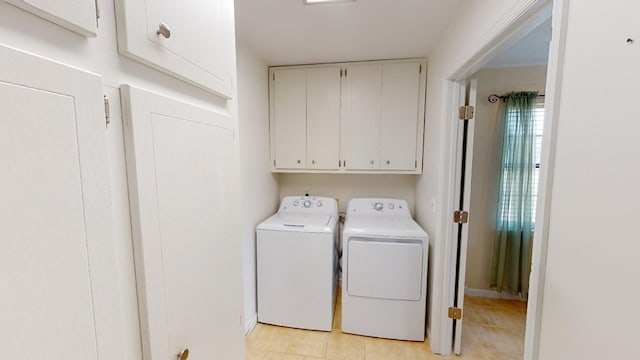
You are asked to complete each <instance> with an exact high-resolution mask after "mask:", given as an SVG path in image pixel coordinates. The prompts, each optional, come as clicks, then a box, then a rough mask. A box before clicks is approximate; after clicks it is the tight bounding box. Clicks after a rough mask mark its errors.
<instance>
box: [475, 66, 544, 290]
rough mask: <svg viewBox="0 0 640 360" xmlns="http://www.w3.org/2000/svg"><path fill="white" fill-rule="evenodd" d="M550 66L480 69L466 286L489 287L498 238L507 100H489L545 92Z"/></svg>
mask: <svg viewBox="0 0 640 360" xmlns="http://www.w3.org/2000/svg"><path fill="white" fill-rule="evenodd" d="M546 72H547V67H546V65H543V66H521V67H510V68H492V69H483V70H480V71H478V72H477V73H476V74H475V75H474V76H473V77H474V78H476V79H478V89H477V95H478V97H477V101H476V115H475V119H474V120H473V121H475V126H474V138H473V162H472V163H473V171H472V177H471V204H470V207H469V213H470V216H469V240H468V248H467V269H466V278H465V286H466V287H467V288H471V289H482V290H489V289H490V288H489V282H490V277H491V259H492V257H493V243H494V241H495V237H496V214H497V211H498V188H499V185H500V184H499V183H500V172H501V171H500V169H501V159H502V129H503V126H504V122H503V118H502V113H503V111H504V103H503V102H498V103H494V104H492V103H490V102H489V101H488V100H487V97H488V96H489V95H491V94H498V95H502V94H505V93H508V92H511V91H524V90H530V91H534V90H535V91H538V92H539V93H541V94H544V88H545V77H546Z"/></svg>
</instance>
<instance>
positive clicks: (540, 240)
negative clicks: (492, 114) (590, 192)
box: [524, 0, 569, 360]
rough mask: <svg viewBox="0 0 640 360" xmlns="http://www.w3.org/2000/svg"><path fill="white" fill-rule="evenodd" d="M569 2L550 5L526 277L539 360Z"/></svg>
mask: <svg viewBox="0 0 640 360" xmlns="http://www.w3.org/2000/svg"><path fill="white" fill-rule="evenodd" d="M568 14H569V0H556V1H554V4H553V20H552V28H553V32H552V35H551V43H550V45H549V60H548V65H547V82H546V89H545V93H546V96H545V115H544V122H545V124H544V134H543V136H542V139H543V143H542V152H541V155H540V162H541V163H543V164H545V166H543V167H542V168H541V169H540V175H539V180H538V200H537V201H538V204H537V211H536V231H535V233H534V236H533V254H532V268H531V275H530V277H529V304H528V308H527V322H526V328H525V338H524V359H525V360H534V359H538V355H539V354H538V351H539V346H540V330H541V326H542V325H541V323H542V307H543V298H544V282H545V270H546V266H547V245H548V241H549V221H550V220H549V219H550V217H551V194H552V186H553V170H554V168H555V153H556V142H557V140H556V139H557V132H558V131H557V129H558V119H559V117H560V115H559V110H558V108H557V106H556V104H560V97H561V89H562V67H563V66H564V48H565V42H566V35H567V23H568Z"/></svg>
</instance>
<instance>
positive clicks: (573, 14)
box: [539, 0, 640, 360]
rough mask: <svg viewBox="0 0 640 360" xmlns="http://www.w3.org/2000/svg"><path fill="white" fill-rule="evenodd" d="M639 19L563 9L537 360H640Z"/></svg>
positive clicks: (605, 7) (615, 7)
mask: <svg viewBox="0 0 640 360" xmlns="http://www.w3.org/2000/svg"><path fill="white" fill-rule="evenodd" d="M638 13H640V3H639V2H636V1H625V0H611V1H607V2H599V1H570V4H569V13H568V28H567V38H566V48H565V58H564V65H563V73H562V82H561V84H560V90H561V96H560V102H559V106H558V108H557V109H558V111H559V113H558V122H557V126H558V127H557V143H556V151H555V168H554V176H553V191H552V194H551V200H550V206H551V209H550V221H549V227H548V228H549V235H548V257H547V266H546V281H545V284H544V298H543V303H542V324H541V338H540V346H539V352H540V353H539V358H540V359H545V360H547V359H550V360H551V359H640V347H638V335H639V334H640V325H639V324H640V311H638V304H640V289H639V288H638V286H637V284H638V279H640V267H639V266H638V254H640V241H639V240H640V236H639V234H638V230H637V228H636V224H637V219H638V218H640V207H639V206H638V202H639V201H640V187H639V186H638V184H640V166H639V165H638V164H640V145H638V134H640V122H638V116H637V114H634V112H633V111H631V112H629V109H632V108H633V107H634V106H635V104H637V102H638V95H640V92H639V90H638V89H639V85H638V84H640V67H638V64H640V31H639V28H638V20H637V14H638ZM627 38H632V39H634V40H635V41H634V42H633V43H632V44H627V42H626V40H627Z"/></svg>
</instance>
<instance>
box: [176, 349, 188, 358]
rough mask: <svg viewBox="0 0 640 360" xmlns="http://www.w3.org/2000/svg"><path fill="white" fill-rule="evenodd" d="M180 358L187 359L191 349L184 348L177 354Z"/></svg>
mask: <svg viewBox="0 0 640 360" xmlns="http://www.w3.org/2000/svg"><path fill="white" fill-rule="evenodd" d="M176 357H177V358H178V360H187V359H188V358H189V349H184V350H182V351H180V352H179V353H178V355H177V356H176Z"/></svg>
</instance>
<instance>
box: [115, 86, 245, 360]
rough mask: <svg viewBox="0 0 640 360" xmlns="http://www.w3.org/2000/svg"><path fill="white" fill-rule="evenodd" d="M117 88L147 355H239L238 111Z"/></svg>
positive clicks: (160, 358)
mask: <svg viewBox="0 0 640 360" xmlns="http://www.w3.org/2000/svg"><path fill="white" fill-rule="evenodd" d="M121 93H122V103H123V105H124V114H125V120H124V121H125V129H124V131H125V142H126V157H127V169H128V176H129V190H130V196H131V207H132V212H131V213H132V230H133V239H134V254H135V265H136V277H137V283H138V297H139V305H140V320H141V321H140V326H141V330H142V344H143V358H144V359H146V360H164V359H175V358H176V354H178V353H180V352H182V351H183V350H184V349H189V353H190V357H189V359H195V360H198V359H212V358H216V359H243V358H244V334H243V329H242V325H241V320H240V315H241V313H242V308H241V307H242V277H241V248H240V246H241V242H240V241H239V240H240V239H239V238H238V237H237V236H236V232H237V221H236V220H237V209H236V208H235V199H234V198H233V196H234V194H237V190H238V189H236V188H235V184H236V182H237V179H236V177H235V172H234V169H235V165H234V163H235V162H237V156H236V144H235V136H234V120H233V119H232V118H231V117H229V116H227V115H224V114H220V113H216V112H213V111H210V110H207V109H203V108H200V107H197V106H194V105H191V104H187V103H184V102H180V101H177V100H174V99H171V98H167V97H164V96H161V95H158V94H154V93H150V92H147V91H144V90H140V89H137V88H134V87H131V86H128V85H124V86H123V87H122V88H121Z"/></svg>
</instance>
